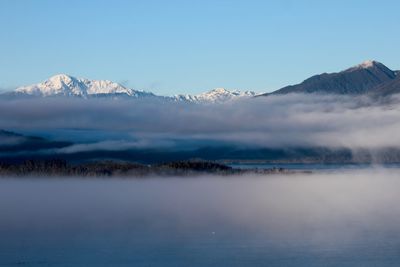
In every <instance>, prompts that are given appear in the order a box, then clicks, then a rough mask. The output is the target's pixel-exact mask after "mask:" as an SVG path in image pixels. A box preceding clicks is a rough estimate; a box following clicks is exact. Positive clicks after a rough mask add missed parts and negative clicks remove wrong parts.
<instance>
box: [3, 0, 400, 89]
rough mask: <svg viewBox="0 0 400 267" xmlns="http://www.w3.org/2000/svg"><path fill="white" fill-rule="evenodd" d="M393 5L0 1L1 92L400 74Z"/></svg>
mask: <svg viewBox="0 0 400 267" xmlns="http://www.w3.org/2000/svg"><path fill="white" fill-rule="evenodd" d="M399 12H400V1H398V0H380V1H377V0H335V1H321V0H298V1H294V0H293V1H290V0H288V1H284V0H283V1H272V0H271V1H266V0H265V1H252V0H242V1H233V0H232V1H218V0H202V1H195V0H186V1H174V0H168V1H167V0H158V1H157V0H142V1H139V0H136V1H135V0H126V1H123V0H108V1H100V0H99V1H94V0H92V1H91V0H65V1H61V0H35V1H34V0H32V1H29V0H0V33H1V39H0V88H2V89H11V88H13V87H16V86H19V85H25V84H31V83H36V82H40V81H42V80H45V79H46V78H48V77H49V76H52V75H54V74H58V73H67V74H70V75H73V76H78V77H86V78H89V79H109V80H113V81H116V82H120V83H122V84H124V85H127V86H129V87H132V88H135V89H144V90H150V91H153V92H155V93H157V94H167V95H168V94H175V93H199V92H202V91H205V90H209V89H212V88H215V87H225V88H228V89H251V90H255V91H258V92H267V91H271V90H275V89H278V88H280V87H282V86H284V85H288V84H293V83H298V82H301V81H302V80H304V79H305V78H307V77H309V76H310V75H313V74H317V73H321V72H332V71H338V70H341V69H344V68H347V67H350V66H352V65H355V64H357V63H360V62H361V61H364V60H367V59H376V60H378V61H381V62H382V63H384V64H386V65H387V66H388V67H390V68H393V69H400V34H399V28H400V15H399V14H400V13H399Z"/></svg>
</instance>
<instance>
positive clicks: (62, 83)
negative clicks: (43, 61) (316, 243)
mask: <svg viewBox="0 0 400 267" xmlns="http://www.w3.org/2000/svg"><path fill="white" fill-rule="evenodd" d="M14 92H15V93H16V94H17V95H29V96H38V97H49V96H74V97H82V98H89V97H94V96H96V97H97V96H105V97H106V96H126V97H133V98H143V97H150V98H157V99H159V100H162V101H175V102H179V101H182V102H189V103H221V102H226V101H231V100H235V99H239V98H243V97H252V96H255V95H256V93H254V92H251V91H245V92H241V91H238V90H232V91H230V90H226V89H224V88H216V89H214V90H211V91H209V92H206V93H202V94H198V95H176V96H172V97H169V96H157V95H155V94H153V93H150V92H145V91H138V90H133V89H130V88H126V87H124V86H122V85H120V84H118V83H115V82H111V81H107V80H88V79H83V78H75V77H72V76H69V75H66V74H59V75H55V76H53V77H51V78H49V79H48V80H46V81H44V82H41V83H38V84H33V85H29V86H22V87H19V88H17V89H16V90H15V91H14Z"/></svg>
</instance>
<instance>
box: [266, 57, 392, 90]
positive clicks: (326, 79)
mask: <svg viewBox="0 0 400 267" xmlns="http://www.w3.org/2000/svg"><path fill="white" fill-rule="evenodd" d="M395 78H396V72H395V71H392V70H391V69H389V68H388V67H386V66H385V65H383V64H382V63H379V62H377V61H365V62H363V63H361V64H359V65H357V66H355V67H352V68H349V69H347V70H344V71H341V72H338V73H323V74H320V75H315V76H313V77H311V78H309V79H307V80H305V81H303V82H302V83H300V84H297V85H291V86H286V87H284V88H282V89H279V90H277V91H275V92H273V93H270V94H289V93H329V94H346V95H359V94H364V93H367V92H368V91H370V90H372V89H373V88H375V87H377V86H379V85H382V84H384V83H387V82H390V81H392V80H394V79H395ZM270 94H264V95H270Z"/></svg>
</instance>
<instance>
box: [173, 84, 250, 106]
mask: <svg viewBox="0 0 400 267" xmlns="http://www.w3.org/2000/svg"><path fill="white" fill-rule="evenodd" d="M255 95H256V93H255V92H252V91H244V92H241V91H239V90H232V91H231V90H227V89H225V88H216V89H214V90H211V91H208V92H206V93H202V94H198V95H177V96H175V97H174V98H175V99H176V100H178V101H186V102H199V103H220V102H227V101H231V100H235V99H239V98H245V97H253V96H255Z"/></svg>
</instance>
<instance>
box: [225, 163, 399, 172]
mask: <svg viewBox="0 0 400 267" xmlns="http://www.w3.org/2000/svg"><path fill="white" fill-rule="evenodd" d="M229 166H231V167H234V168H240V169H255V168H259V169H270V168H284V169H288V170H311V171H313V170H315V171H337V170H360V169H373V168H384V169H389V168H392V169H400V164H399V163H386V164H370V163H359V164H352V163H349V164H343V163H307V164H304V163H232V164H229Z"/></svg>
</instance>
